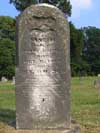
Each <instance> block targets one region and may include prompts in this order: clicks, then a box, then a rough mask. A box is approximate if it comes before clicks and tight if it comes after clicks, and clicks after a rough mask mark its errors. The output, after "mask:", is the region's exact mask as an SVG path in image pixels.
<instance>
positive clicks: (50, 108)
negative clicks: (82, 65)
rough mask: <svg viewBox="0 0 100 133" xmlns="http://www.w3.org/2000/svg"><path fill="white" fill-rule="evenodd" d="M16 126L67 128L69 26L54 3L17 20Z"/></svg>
mask: <svg viewBox="0 0 100 133" xmlns="http://www.w3.org/2000/svg"><path fill="white" fill-rule="evenodd" d="M17 27H18V31H17V32H18V39H17V70H16V127H17V128H21V129H59V128H62V129H65V128H70V61H69V25H68V22H67V21H66V18H65V17H64V14H63V13H62V12H61V11H60V10H59V9H57V8H56V7H54V6H49V5H45V4H41V5H36V6H34V5H32V6H30V7H29V8H27V9H26V10H25V11H24V12H23V13H22V14H21V15H20V16H19V17H18V19H17Z"/></svg>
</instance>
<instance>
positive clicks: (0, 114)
mask: <svg viewBox="0 0 100 133" xmlns="http://www.w3.org/2000/svg"><path fill="white" fill-rule="evenodd" d="M0 122H3V123H5V124H7V125H9V126H12V127H14V128H15V126H16V120H15V110H10V109H0Z"/></svg>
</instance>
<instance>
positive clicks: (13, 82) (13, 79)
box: [12, 76, 15, 84]
mask: <svg viewBox="0 0 100 133" xmlns="http://www.w3.org/2000/svg"><path fill="white" fill-rule="evenodd" d="M12 84H15V76H13V78H12Z"/></svg>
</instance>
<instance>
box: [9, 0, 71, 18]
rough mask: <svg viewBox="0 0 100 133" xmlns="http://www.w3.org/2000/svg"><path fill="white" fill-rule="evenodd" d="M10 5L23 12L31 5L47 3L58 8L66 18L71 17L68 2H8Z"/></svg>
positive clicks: (42, 0) (59, 0) (60, 0)
mask: <svg viewBox="0 0 100 133" xmlns="http://www.w3.org/2000/svg"><path fill="white" fill-rule="evenodd" d="M10 3H13V4H14V6H15V7H16V9H17V10H19V11H23V10H24V9H25V8H27V7H28V6H30V5H32V4H37V3H48V4H52V5H54V6H56V7H58V8H59V9H61V10H62V11H63V12H64V13H65V14H67V15H68V16H71V9H72V6H71V4H70V1H69V0H10Z"/></svg>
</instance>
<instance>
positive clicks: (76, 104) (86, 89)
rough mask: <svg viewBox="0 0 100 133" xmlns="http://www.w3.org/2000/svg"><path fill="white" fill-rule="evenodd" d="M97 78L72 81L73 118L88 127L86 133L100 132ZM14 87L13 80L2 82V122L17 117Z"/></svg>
mask: <svg viewBox="0 0 100 133" xmlns="http://www.w3.org/2000/svg"><path fill="white" fill-rule="evenodd" d="M99 78H100V77H99ZM95 79H98V77H83V78H79V77H77V78H72V82H71V88H72V89H71V105H72V106H71V109H72V118H73V119H74V120H76V121H77V123H79V124H80V125H81V126H82V127H84V128H85V129H87V130H85V133H99V132H100V128H99V127H100V89H95V88H94V80H95ZM14 88H15V87H14V85H13V84H11V82H7V83H0V122H3V123H9V122H10V121H13V120H14V119H15V90H14ZM98 128H99V129H98ZM94 130H95V131H94ZM96 130H97V131H96ZM93 131H94V132H93Z"/></svg>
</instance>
